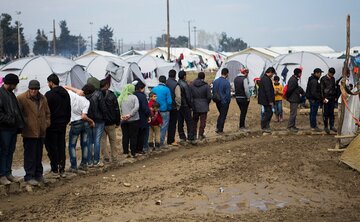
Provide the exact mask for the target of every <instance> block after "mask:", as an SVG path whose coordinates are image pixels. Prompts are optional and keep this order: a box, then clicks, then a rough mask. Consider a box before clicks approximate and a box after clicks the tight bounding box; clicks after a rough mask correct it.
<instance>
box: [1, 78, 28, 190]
mask: <svg viewBox="0 0 360 222" xmlns="http://www.w3.org/2000/svg"><path fill="white" fill-rule="evenodd" d="M3 81H4V84H3V85H2V86H1V87H0V141H1V143H0V162H1V164H0V184H2V185H8V184H10V183H11V182H16V181H17V179H16V178H15V177H14V176H13V175H12V173H11V163H12V160H13V154H14V152H15V147H16V137H17V134H18V133H19V132H20V131H21V129H22V128H23V127H24V118H23V116H22V114H21V111H20V106H19V103H18V101H17V99H16V96H15V94H14V93H13V91H14V89H15V88H16V86H17V84H18V83H19V78H18V76H17V75H15V74H11V73H10V74H7V75H6V76H5V77H4V79H3Z"/></svg>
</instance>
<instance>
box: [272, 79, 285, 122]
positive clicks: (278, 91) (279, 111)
mask: <svg viewBox="0 0 360 222" xmlns="http://www.w3.org/2000/svg"><path fill="white" fill-rule="evenodd" d="M274 92H275V103H274V109H275V118H276V120H277V121H278V122H282V121H283V108H282V100H283V86H282V85H281V84H280V78H279V76H274Z"/></svg>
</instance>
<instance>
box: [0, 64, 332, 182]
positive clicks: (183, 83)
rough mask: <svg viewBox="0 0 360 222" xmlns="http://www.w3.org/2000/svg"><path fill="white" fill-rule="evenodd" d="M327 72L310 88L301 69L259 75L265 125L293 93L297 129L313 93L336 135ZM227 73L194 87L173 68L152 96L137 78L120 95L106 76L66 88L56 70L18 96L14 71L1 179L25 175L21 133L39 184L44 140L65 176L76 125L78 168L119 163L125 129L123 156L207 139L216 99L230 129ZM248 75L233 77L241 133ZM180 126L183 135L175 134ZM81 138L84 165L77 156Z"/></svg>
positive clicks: (6, 92) (0, 138)
mask: <svg viewBox="0 0 360 222" xmlns="http://www.w3.org/2000/svg"><path fill="white" fill-rule="evenodd" d="M322 72H323V71H322V70H321V69H319V68H316V69H315V70H314V73H313V74H312V76H311V77H310V78H309V80H308V85H307V89H306V91H304V90H303V89H302V88H301V86H299V84H298V81H299V79H300V77H301V74H302V70H301V69H295V70H294V74H293V76H292V77H291V78H290V79H289V81H288V83H287V85H286V86H285V87H283V86H282V85H281V84H280V82H279V80H280V79H279V77H278V76H276V71H275V69H274V68H273V67H270V68H268V69H267V70H266V72H265V74H264V75H263V76H262V77H261V78H260V79H258V88H257V93H256V95H257V99H258V103H259V104H260V105H261V121H260V122H261V129H262V130H263V131H264V132H271V128H270V122H271V119H272V116H273V113H275V115H276V118H275V119H276V121H283V111H282V101H283V99H284V98H286V100H288V101H289V103H290V117H289V120H288V130H290V131H297V130H298V128H297V127H296V116H297V108H298V105H299V104H300V103H301V102H302V98H304V97H306V98H307V99H308V100H309V102H310V127H311V129H312V130H314V131H320V130H321V129H319V128H318V127H317V121H316V116H317V112H318V109H319V106H320V105H321V104H322V105H323V120H324V130H325V132H326V133H330V131H334V132H336V131H337V130H336V128H335V126H334V105H335V102H336V99H337V95H336V89H335V87H336V84H335V79H334V74H335V70H334V69H333V68H330V69H329V71H328V73H327V75H325V76H323V77H322V78H321V79H320V76H321V74H322ZM228 74H229V70H228V69H227V68H223V69H222V70H221V76H220V77H219V78H217V79H216V80H215V81H214V82H213V87H212V90H211V87H210V85H209V84H208V83H206V82H205V73H204V72H199V73H198V76H197V78H196V79H195V80H193V81H192V82H191V83H190V84H189V83H188V81H187V73H186V72H185V71H180V72H179V73H176V71H175V70H170V71H169V76H168V79H166V77H165V76H160V77H159V84H158V85H157V86H156V87H154V88H153V89H152V90H151V92H150V94H149V95H148V96H147V95H146V94H145V89H146V86H145V84H144V83H143V82H141V81H140V80H135V81H134V82H133V83H131V84H127V85H125V86H124V87H123V89H122V91H121V93H120V96H118V97H116V95H115V94H114V92H112V91H111V90H109V88H110V83H109V82H108V80H107V79H103V80H100V81H99V80H97V79H95V78H90V79H89V80H88V82H87V84H86V85H85V86H84V87H83V88H82V89H76V88H73V87H70V86H60V85H59V78H58V76H57V75H55V74H52V75H50V76H48V78H47V81H48V86H49V88H50V90H49V91H48V92H46V93H45V95H42V94H41V93H40V92H39V89H40V83H39V82H38V81H37V80H31V81H29V85H28V90H27V91H26V92H24V93H22V94H20V95H18V96H17V97H16V96H15V94H14V93H13V90H14V89H15V88H16V86H17V84H18V83H19V78H18V76H17V75H14V74H8V75H6V76H5V77H4V79H3V82H4V84H3V86H2V87H1V88H0V184H3V185H6V184H10V183H11V182H16V181H17V180H18V179H17V178H15V177H14V176H13V175H12V169H11V168H12V160H13V154H14V151H15V147H16V138H17V134H19V133H21V134H22V137H23V147H24V169H25V177H24V180H25V182H27V183H28V184H30V185H38V184H39V183H40V182H41V181H42V180H43V166H42V156H43V146H44V145H45V148H46V150H47V154H48V157H49V159H50V166H51V172H50V174H51V176H53V177H56V178H59V177H65V176H66V175H65V166H66V163H65V161H66V141H65V137H66V129H67V126H68V125H69V123H70V130H69V139H68V140H69V141H68V153H69V159H70V168H69V171H71V172H74V173H77V172H79V171H80V170H82V171H86V170H87V169H88V168H91V167H102V166H104V163H105V164H106V163H109V162H116V161H117V156H118V152H119V151H118V149H117V144H118V139H117V136H116V131H117V129H118V128H119V127H120V128H121V132H122V153H123V154H124V155H126V157H128V158H135V157H136V156H138V155H143V154H145V153H147V152H151V151H156V150H159V149H166V148H167V147H168V146H178V145H179V144H178V143H183V142H188V143H190V144H196V143H197V141H198V140H203V139H205V138H206V135H205V128H206V122H207V114H208V112H209V111H210V109H209V104H210V102H211V101H213V102H214V103H215V104H216V108H217V110H218V112H219V116H218V118H217V123H216V129H215V132H216V133H217V134H223V133H224V125H225V121H226V117H227V114H228V110H229V105H230V102H231V97H232V95H231V94H232V93H231V91H232V90H231V85H230V82H229V81H228V80H227V77H228ZM248 74H249V70H248V69H246V68H243V69H241V70H240V72H239V74H238V76H237V77H236V78H235V79H234V94H235V95H234V96H235V100H236V103H237V105H238V106H239V109H240V119H239V130H241V131H244V132H246V131H248V129H247V127H246V124H245V123H246V114H247V110H248V107H249V103H250V95H251V93H250V87H249V79H248ZM176 75H177V77H178V80H176ZM274 75H275V77H274V78H273V76H274ZM319 80H320V81H319ZM285 89H286V90H285ZM199 122H200V123H199ZM185 125H186V131H185ZM176 131H177V132H178V136H179V140H176V138H175V135H176ZM79 137H80V147H81V161H80V164H78V163H77V160H78V159H77V156H76V144H77V140H78V138H79ZM107 140H109V144H110V146H109V147H108V146H107ZM101 155H102V158H101Z"/></svg>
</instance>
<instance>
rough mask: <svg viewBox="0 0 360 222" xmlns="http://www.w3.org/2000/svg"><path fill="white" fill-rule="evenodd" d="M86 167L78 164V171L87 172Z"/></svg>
mask: <svg viewBox="0 0 360 222" xmlns="http://www.w3.org/2000/svg"><path fill="white" fill-rule="evenodd" d="M87 169H88V168H87V165H85V164H80V166H79V170H82V171H87Z"/></svg>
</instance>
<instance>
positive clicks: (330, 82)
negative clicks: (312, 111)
mask: <svg viewBox="0 0 360 222" xmlns="http://www.w3.org/2000/svg"><path fill="white" fill-rule="evenodd" d="M334 75H335V69H334V68H332V67H331V68H330V69H329V71H328V74H327V75H325V76H323V77H321V79H320V88H321V97H322V101H323V104H324V105H323V120H324V130H325V132H326V133H327V134H330V130H331V131H334V132H337V129H336V128H335V127H334V124H335V115H334V109H335V102H336V99H337V98H336V83H335V78H334ZM329 125H330V129H329Z"/></svg>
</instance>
